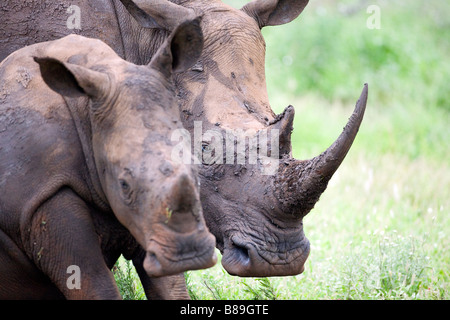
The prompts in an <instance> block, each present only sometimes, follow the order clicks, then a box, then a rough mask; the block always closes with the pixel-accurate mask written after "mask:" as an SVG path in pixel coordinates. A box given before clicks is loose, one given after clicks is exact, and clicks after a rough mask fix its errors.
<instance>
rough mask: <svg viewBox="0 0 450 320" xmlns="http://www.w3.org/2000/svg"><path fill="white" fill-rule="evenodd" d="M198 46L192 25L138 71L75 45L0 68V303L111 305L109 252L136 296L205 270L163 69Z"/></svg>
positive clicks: (195, 53) (99, 47) (64, 43)
mask: <svg viewBox="0 0 450 320" xmlns="http://www.w3.org/2000/svg"><path fill="white" fill-rule="evenodd" d="M202 46H203V38H202V33H201V29H200V27H199V21H198V20H193V21H189V22H186V23H183V24H182V25H180V26H179V27H178V28H177V29H176V30H175V31H174V32H173V34H172V36H171V37H170V38H169V39H168V40H167V42H166V43H165V45H163V46H162V47H161V49H160V50H159V51H158V53H157V54H156V55H155V56H154V58H153V59H152V61H151V63H150V64H149V65H148V66H137V65H134V64H132V63H129V62H126V61H124V60H123V59H121V58H119V57H118V56H117V54H116V53H115V52H114V51H113V50H112V49H110V48H109V47H108V46H107V45H106V44H104V43H103V42H101V41H99V40H93V39H88V38H84V37H81V36H76V35H71V36H67V37H65V38H62V39H60V40H55V41H52V42H46V43H40V44H36V45H33V46H29V47H26V48H23V49H21V50H19V51H16V52H15V53H13V54H11V55H10V56H9V57H8V58H6V59H5V60H4V61H3V62H2V64H0V299H1V298H62V297H65V298H69V299H74V298H75V299H76V298H82V299H114V298H120V295H119V292H118V289H117V286H116V284H115V281H114V277H113V275H112V273H111V271H110V269H111V268H112V267H113V265H114V263H115V261H116V260H117V258H118V257H119V255H120V254H123V255H124V256H125V257H126V258H127V259H132V260H133V262H134V264H135V266H136V269H137V271H138V273H139V275H140V277H141V281H142V282H143V285H144V288H145V289H146V293H147V294H149V293H148V291H149V290H151V286H152V280H151V278H150V277H155V276H156V277H158V276H164V275H170V274H176V273H180V272H182V271H185V270H188V269H200V268H207V267H211V266H212V265H214V263H215V262H216V256H215V253H214V246H215V239H214V237H213V236H212V235H211V234H210V233H209V231H208V229H207V227H206V226H205V222H204V219H203V216H202V209H201V204H200V201H199V192H198V189H197V188H198V181H197V180H196V179H197V178H196V175H195V172H193V169H192V168H191V167H190V166H187V165H182V164H179V163H176V162H173V161H171V152H172V143H171V141H170V138H169V137H170V135H171V133H172V132H173V130H176V129H178V128H181V127H182V126H181V121H180V118H179V111H178V106H177V104H176V100H175V96H174V91H173V84H172V79H171V74H172V71H180V70H184V69H186V68H188V67H190V66H191V65H193V64H194V63H195V61H196V59H198V57H199V54H200V52H201V50H202ZM49 87H50V88H51V89H52V90H51V89H50V88H49ZM119 222H120V223H119ZM77 277H78V278H77Z"/></svg>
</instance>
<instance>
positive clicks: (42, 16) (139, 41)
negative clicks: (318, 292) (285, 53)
mask: <svg viewBox="0 0 450 320" xmlns="http://www.w3.org/2000/svg"><path fill="white" fill-rule="evenodd" d="M43 3H44V4H42V3H34V2H33V3H31V4H30V3H28V2H26V3H22V2H21V1H18V0H8V1H6V3H5V2H4V3H3V4H2V5H1V7H0V8H1V11H0V12H2V14H3V17H2V18H1V19H0V21H2V28H0V30H2V31H0V32H1V33H0V35H1V36H0V38H1V39H2V40H1V41H2V43H3V45H4V46H3V48H4V49H3V50H4V51H3V52H5V50H6V51H8V50H13V49H15V48H16V47H17V46H22V45H25V44H28V43H33V42H35V41H38V40H43V39H44V40H48V38H55V37H58V36H60V35H63V34H66V33H70V32H78V33H82V34H86V35H90V36H95V37H98V38H100V39H102V40H104V41H106V42H107V43H108V44H109V45H111V46H112V47H113V48H114V49H115V50H116V52H118V53H119V54H120V55H121V56H122V57H124V58H125V59H127V60H129V61H132V62H135V63H141V64H143V63H147V62H148V60H146V59H148V57H150V56H151V55H152V54H153V53H154V52H156V50H157V48H158V47H159V46H160V44H161V43H162V42H163V41H164V39H165V38H166V37H167V35H168V32H169V31H170V30H172V29H173V28H174V27H175V26H176V25H177V24H178V23H180V21H183V20H184V19H186V18H190V17H192V16H195V15H201V16H202V30H203V33H204V37H205V43H204V50H203V52H202V55H201V57H200V59H199V60H198V62H197V64H196V65H195V66H194V67H193V68H192V69H190V70H188V71H185V72H180V73H178V74H176V91H177V95H178V98H179V106H180V113H181V115H182V121H183V125H184V127H185V128H186V129H188V130H189V131H190V133H191V134H193V133H194V131H195V121H199V122H201V124H202V129H203V131H206V130H213V129H214V130H216V131H217V130H219V133H220V134H225V133H224V132H225V131H230V130H236V129H241V130H242V131H244V132H249V131H253V132H262V131H271V130H272V129H277V130H279V131H278V133H279V137H280V139H279V141H278V142H279V150H272V151H274V152H271V153H270V156H271V157H268V159H269V158H272V159H273V157H274V156H275V157H276V160H283V161H279V163H278V164H277V165H276V166H277V168H276V169H277V170H275V171H274V172H273V174H272V175H266V174H262V172H261V170H260V169H261V167H263V164H262V163H261V162H260V161H258V162H257V163H255V164H250V163H245V164H241V163H238V162H235V163H232V164H230V163H226V162H224V161H223V162H224V163H220V161H218V162H215V163H211V162H208V163H203V164H202V165H201V166H200V169H199V171H200V178H201V200H202V206H203V209H204V210H203V212H204V216H205V220H206V223H207V225H208V227H209V229H210V230H211V232H212V233H213V234H214V235H215V236H216V241H217V247H218V248H219V249H220V251H221V252H222V254H223V258H222V264H223V266H224V267H225V269H226V270H227V271H228V272H229V273H231V274H234V275H239V276H286V275H294V274H298V273H301V272H302V271H303V269H304V263H305V260H306V259H307V257H308V254H309V243H308V240H307V238H306V237H305V235H304V232H303V222H302V221H303V217H304V216H305V215H306V214H307V213H308V212H309V211H310V210H311V209H312V208H313V207H314V204H315V203H316V202H317V201H318V199H319V197H320V195H321V194H322V193H323V192H324V190H325V189H326V187H327V183H328V181H329V180H330V178H331V176H332V175H333V173H334V172H335V171H336V170H337V168H338V167H339V165H340V164H341V162H342V160H343V159H344V157H345V155H346V154H347V152H348V150H349V148H350V146H351V144H352V142H353V140H354V138H355V136H356V134H357V131H358V128H359V126H360V123H361V121H362V118H363V114H364V111H365V105H366V100H367V86H365V87H364V89H363V93H362V95H361V98H360V100H359V101H358V103H357V106H356V108H355V111H354V113H353V115H352V116H351V118H350V120H349V122H348V124H347V126H346V127H345V129H344V131H343V133H342V134H341V135H340V137H339V138H338V139H337V140H336V141H335V142H334V143H333V144H332V146H331V147H329V148H328V149H327V150H326V151H325V152H324V153H322V154H321V155H319V156H317V157H315V158H313V159H311V160H306V161H300V160H295V159H293V158H292V155H291V142H290V140H291V139H290V136H291V130H292V122H293V117H294V108H293V107H288V108H286V110H285V111H284V112H283V113H282V114H281V115H275V114H274V112H273V111H272V109H271V107H270V104H269V99H268V95H267V90H266V82H265V66H264V63H265V42H264V39H263V37H262V34H261V28H263V27H266V26H276V25H280V24H284V23H288V22H290V21H292V20H293V19H295V18H296V17H297V16H298V15H299V14H300V13H301V12H302V11H303V9H304V8H305V6H306V5H307V3H308V1H307V0H256V1H252V2H250V3H248V4H246V5H245V6H244V7H243V8H241V9H240V10H237V9H234V8H232V7H230V6H228V5H226V4H224V3H222V2H221V1H219V0H172V1H165V0H121V1H118V0H109V1H108V0H94V1H92V0H90V1H76V0H66V1H59V2H58V4H53V2H50V1H44V2H43ZM70 5H77V6H78V7H79V8H80V12H81V29H80V30H77V29H74V30H69V29H67V27H66V20H67V17H68V15H69V14H67V12H66V9H67V8H68V7H69V6H70ZM11 11H13V12H11ZM6 15H7V16H6ZM5 37H6V38H5ZM3 54H4V53H3ZM0 58H1V55H0ZM305 76H307V75H305ZM203 142H204V143H203V144H202V146H203V147H204V148H205V149H208V143H209V142H210V141H203ZM275 151H278V152H275ZM224 156H225V155H224ZM278 165H279V167H278Z"/></svg>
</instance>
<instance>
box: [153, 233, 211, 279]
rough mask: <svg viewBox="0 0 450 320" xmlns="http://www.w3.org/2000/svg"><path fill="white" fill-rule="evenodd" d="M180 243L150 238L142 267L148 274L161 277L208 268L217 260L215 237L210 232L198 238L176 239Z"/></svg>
mask: <svg viewBox="0 0 450 320" xmlns="http://www.w3.org/2000/svg"><path fill="white" fill-rule="evenodd" d="M176 243H182V245H176V246H173V245H166V244H164V243H161V242H158V241H157V240H151V241H150V243H149V245H148V246H147V248H146V252H147V253H146V257H145V260H144V269H145V270H146V272H147V274H148V275H149V276H153V277H161V276H168V275H172V274H177V273H180V272H184V271H187V270H198V269H206V268H210V267H212V266H213V265H215V264H216V262H217V255H216V253H215V238H214V236H212V235H211V234H208V235H205V236H204V237H203V239H201V240H199V239H197V238H196V237H185V238H184V239H183V241H177V242H176Z"/></svg>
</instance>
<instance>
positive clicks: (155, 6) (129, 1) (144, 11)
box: [120, 0, 195, 31]
mask: <svg viewBox="0 0 450 320" xmlns="http://www.w3.org/2000/svg"><path fill="white" fill-rule="evenodd" d="M120 1H121V2H122V4H123V5H124V6H125V8H126V9H127V10H128V12H129V13H130V14H131V16H132V17H133V18H134V19H135V20H136V21H137V22H138V23H139V24H140V25H141V26H142V27H144V28H158V29H165V30H167V31H172V30H173V29H175V27H176V26H178V25H179V24H180V23H181V22H183V21H185V20H189V19H193V18H195V13H194V10H193V9H188V8H185V7H183V6H180V5H177V4H175V3H172V2H170V1H167V0H120Z"/></svg>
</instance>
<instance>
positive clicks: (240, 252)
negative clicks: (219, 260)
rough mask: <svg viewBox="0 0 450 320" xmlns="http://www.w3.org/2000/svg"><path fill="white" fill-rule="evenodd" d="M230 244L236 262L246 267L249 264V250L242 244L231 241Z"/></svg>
mask: <svg viewBox="0 0 450 320" xmlns="http://www.w3.org/2000/svg"><path fill="white" fill-rule="evenodd" d="M232 243H233V249H232V250H233V254H234V258H235V260H236V262H238V263H239V264H241V265H248V264H249V263H250V255H249V249H248V248H247V247H245V245H244V244H240V243H236V242H235V241H232Z"/></svg>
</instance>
